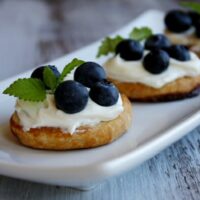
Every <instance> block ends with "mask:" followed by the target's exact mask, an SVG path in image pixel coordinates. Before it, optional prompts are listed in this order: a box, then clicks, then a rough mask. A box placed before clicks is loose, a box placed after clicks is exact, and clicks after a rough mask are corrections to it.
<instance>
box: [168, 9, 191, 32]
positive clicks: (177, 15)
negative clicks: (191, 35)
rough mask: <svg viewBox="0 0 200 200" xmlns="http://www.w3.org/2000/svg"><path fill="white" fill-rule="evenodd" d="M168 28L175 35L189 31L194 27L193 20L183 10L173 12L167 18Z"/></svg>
mask: <svg viewBox="0 0 200 200" xmlns="http://www.w3.org/2000/svg"><path fill="white" fill-rule="evenodd" d="M165 24H166V26H167V28H168V29H169V30H170V31H172V32H175V33H181V32H184V31H187V30H188V29H189V28H190V27H191V26H192V19H191V17H190V16H189V14H188V13H186V12H184V11H181V10H172V11H169V12H168V13H167V15H166V16H165Z"/></svg>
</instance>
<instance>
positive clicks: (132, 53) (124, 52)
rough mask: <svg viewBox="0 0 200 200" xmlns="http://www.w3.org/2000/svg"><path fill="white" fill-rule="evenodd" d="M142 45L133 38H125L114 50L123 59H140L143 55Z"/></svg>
mask: <svg viewBox="0 0 200 200" xmlns="http://www.w3.org/2000/svg"><path fill="white" fill-rule="evenodd" d="M143 51H144V48H143V46H142V45H141V44H140V43H139V42H138V41H135V40H131V39H127V40H123V41H122V42H120V43H119V44H118V45H117V47H116V49H115V52H116V54H119V55H120V57H121V58H123V59H124V60H140V59H141V58H142V56H143Z"/></svg>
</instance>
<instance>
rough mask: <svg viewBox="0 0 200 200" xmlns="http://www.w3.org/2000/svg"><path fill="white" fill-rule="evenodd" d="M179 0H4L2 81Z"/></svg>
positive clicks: (0, 12)
mask: <svg viewBox="0 0 200 200" xmlns="http://www.w3.org/2000/svg"><path fill="white" fill-rule="evenodd" d="M178 3H179V1H178V0H0V64H1V69H2V70H1V73H0V80H3V79H5V78H7V77H9V76H11V75H14V74H16V73H19V72H23V71H26V70H27V69H30V68H33V67H34V66H36V65H39V64H42V63H45V62H47V61H50V60H52V59H55V58H58V57H59V56H62V55H64V54H66V53H68V52H71V51H73V50H75V49H77V48H80V47H83V46H85V45H87V44H89V43H91V42H93V41H95V40H97V39H99V38H101V37H104V36H105V35H107V34H108V33H111V32H113V31H115V30H117V29H118V28H120V27H121V26H123V25H125V24H126V23H128V22H129V21H131V20H133V19H134V18H135V17H137V16H138V15H139V14H141V13H142V12H144V11H146V10H147V9H161V10H168V9H170V8H174V7H177V4H178Z"/></svg>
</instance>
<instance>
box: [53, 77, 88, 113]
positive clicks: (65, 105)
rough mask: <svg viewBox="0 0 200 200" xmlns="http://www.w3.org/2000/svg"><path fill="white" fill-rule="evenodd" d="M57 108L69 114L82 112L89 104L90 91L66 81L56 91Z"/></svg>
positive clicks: (78, 84) (76, 83)
mask: <svg viewBox="0 0 200 200" xmlns="http://www.w3.org/2000/svg"><path fill="white" fill-rule="evenodd" d="M54 95H55V103H56V107H57V108H58V109H60V110H62V111H63V112H65V113H68V114H74V113H77V112H80V111H82V110H83V109H84V108H85V106H86V105H87V102H88V97H89V95H88V90H87V88H86V87H85V86H83V85H82V84H81V83H78V82H76V81H72V80H70V81H64V82H62V83H61V84H60V85H59V86H58V87H57V88H56V91H55V94H54Z"/></svg>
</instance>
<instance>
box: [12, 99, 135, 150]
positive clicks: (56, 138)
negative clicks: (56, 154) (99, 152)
mask: <svg viewBox="0 0 200 200" xmlns="http://www.w3.org/2000/svg"><path fill="white" fill-rule="evenodd" d="M122 101H123V106H124V111H123V112H122V113H121V114H120V115H119V116H118V117H117V118H115V119H113V120H111V121H107V122H100V123H99V124H97V125H95V126H92V127H89V126H87V127H86V126H84V127H79V128H78V129H77V130H76V132H75V133H74V134H70V133H63V132H62V130H60V129H59V128H52V127H41V128H31V129H30V130H29V131H27V132H25V131H24V130H23V127H22V126H21V125H20V121H19V117H18V115H17V113H16V112H15V113H13V115H12V116H11V119H10V128H11V132H12V133H13V134H14V135H15V136H16V137H17V139H18V140H19V141H20V143H22V144H23V145H25V146H28V147H32V148H36V149H48V150H70V149H84V148H93V147H97V146H101V145H105V144H108V143H111V142H112V141H113V140H116V139H117V138H119V137H120V136H121V135H122V134H123V133H125V132H126V131H127V129H128V127H129V126H130V123H131V119H132V106H131V103H130V101H129V100H128V99H127V97H126V96H124V95H122ZM105 114H106V113H105Z"/></svg>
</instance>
